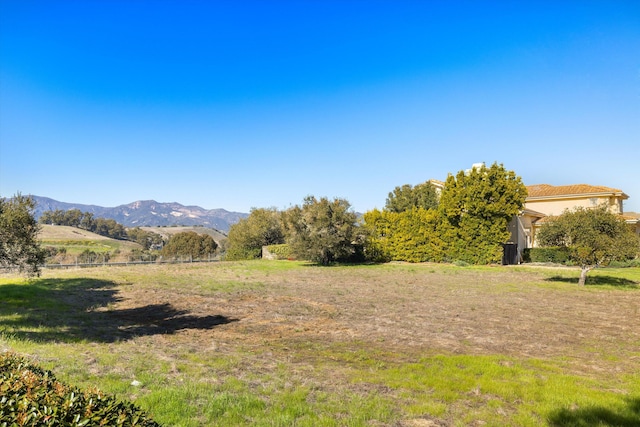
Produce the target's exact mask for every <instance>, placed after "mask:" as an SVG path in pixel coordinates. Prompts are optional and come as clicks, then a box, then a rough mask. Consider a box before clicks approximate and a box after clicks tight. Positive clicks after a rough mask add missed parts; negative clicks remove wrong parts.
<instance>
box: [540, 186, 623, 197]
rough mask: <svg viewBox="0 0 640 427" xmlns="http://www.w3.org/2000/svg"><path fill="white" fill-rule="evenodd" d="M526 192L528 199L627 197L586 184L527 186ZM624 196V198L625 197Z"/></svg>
mask: <svg viewBox="0 0 640 427" xmlns="http://www.w3.org/2000/svg"><path fill="white" fill-rule="evenodd" d="M527 191H528V192H529V197H553V196H572V195H584V194H602V193H605V194H616V195H621V196H623V197H624V198H627V197H628V196H627V195H626V194H624V193H623V192H622V190H618V189H617V188H610V187H603V186H600V185H588V184H573V185H558V186H554V185H549V184H537V185H528V186H527ZM625 196H626V197H625Z"/></svg>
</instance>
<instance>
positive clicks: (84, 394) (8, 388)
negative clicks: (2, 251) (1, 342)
mask: <svg viewBox="0 0 640 427" xmlns="http://www.w3.org/2000/svg"><path fill="white" fill-rule="evenodd" d="M0 396H1V397H0V426H48V425H49V426H60V425H65V426H78V427H79V426H87V427H90V426H107V425H108V426H123V427H125V426H141V427H152V426H159V424H158V423H156V422H155V421H153V420H151V419H150V418H149V417H148V416H147V415H146V414H145V413H144V412H143V411H142V410H141V409H139V408H137V407H136V406H135V405H133V404H132V403H130V402H121V401H118V400H116V398H115V397H113V396H107V395H105V394H102V393H101V392H99V391H97V390H94V391H82V390H79V389H78V388H75V387H70V386H68V385H65V384H63V383H61V382H59V381H58V380H56V378H55V376H54V375H53V374H52V373H51V372H50V371H46V370H44V369H42V368H40V367H38V366H36V365H33V364H31V363H29V362H28V361H27V360H26V359H24V358H23V357H21V356H18V355H16V354H14V353H2V354H0Z"/></svg>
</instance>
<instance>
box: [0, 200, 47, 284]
mask: <svg viewBox="0 0 640 427" xmlns="http://www.w3.org/2000/svg"><path fill="white" fill-rule="evenodd" d="M34 208H35V202H34V201H33V199H32V198H31V197H27V196H22V195H21V194H17V195H16V196H14V197H13V198H12V199H9V200H7V199H4V198H0V266H2V267H9V268H17V269H18V271H20V272H21V273H22V272H24V273H26V274H27V275H39V274H40V266H41V265H42V264H43V263H44V258H45V251H44V250H43V249H42V248H41V247H40V242H38V240H37V236H38V232H39V231H40V227H39V225H38V223H37V222H36V220H35V217H34V214H33V210H34Z"/></svg>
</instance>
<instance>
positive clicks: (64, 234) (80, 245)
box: [38, 225, 141, 254]
mask: <svg viewBox="0 0 640 427" xmlns="http://www.w3.org/2000/svg"><path fill="white" fill-rule="evenodd" d="M38 238H39V240H40V241H41V242H42V244H43V245H44V246H53V247H56V248H62V247H64V248H65V249H66V251H67V253H69V254H76V253H80V252H82V251H84V250H86V249H89V250H91V251H94V252H111V251H114V250H116V249H119V250H120V251H127V252H128V251H130V250H132V249H141V246H140V245H139V244H137V243H134V242H129V241H126V240H116V239H111V238H109V237H105V236H101V235H99V234H95V233H92V232H90V231H86V230H81V229H79V228H76V227H68V226H66V225H43V226H42V229H41V231H40V234H39V235H38Z"/></svg>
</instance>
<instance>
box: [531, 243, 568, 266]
mask: <svg viewBox="0 0 640 427" xmlns="http://www.w3.org/2000/svg"><path fill="white" fill-rule="evenodd" d="M523 257H524V259H525V262H553V263H556V264H565V263H566V262H567V260H568V259H569V251H568V250H567V248H563V247H547V248H527V249H525V250H524V255H523Z"/></svg>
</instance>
